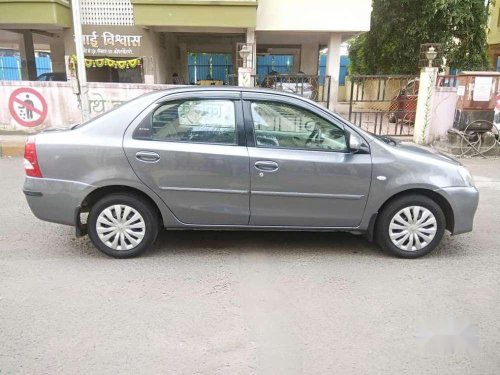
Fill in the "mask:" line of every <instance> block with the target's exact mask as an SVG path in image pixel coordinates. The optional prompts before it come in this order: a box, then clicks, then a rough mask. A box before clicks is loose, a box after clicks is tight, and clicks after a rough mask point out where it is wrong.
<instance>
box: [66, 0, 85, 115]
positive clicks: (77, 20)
mask: <svg viewBox="0 0 500 375" xmlns="http://www.w3.org/2000/svg"><path fill="white" fill-rule="evenodd" d="M71 11H72V15H73V30H74V32H75V51H76V65H77V67H76V74H77V77H78V84H79V88H80V105H81V109H82V118H83V121H87V120H88V119H90V106H89V97H88V91H89V90H88V86H87V71H86V70H85V61H84V53H83V38H82V23H81V19H82V18H81V16H80V0H76V1H72V2H71Z"/></svg>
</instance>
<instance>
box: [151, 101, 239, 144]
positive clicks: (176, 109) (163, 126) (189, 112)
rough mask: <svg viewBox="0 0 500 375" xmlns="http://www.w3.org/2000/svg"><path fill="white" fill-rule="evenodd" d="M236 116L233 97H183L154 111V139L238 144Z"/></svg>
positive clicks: (152, 129) (152, 124) (152, 120)
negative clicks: (187, 98)
mask: <svg viewBox="0 0 500 375" xmlns="http://www.w3.org/2000/svg"><path fill="white" fill-rule="evenodd" d="M236 134H237V132H236V116H235V107H234V103H233V101H231V100H219V99H218V100H198V99H190V100H182V101H174V102H169V103H166V104H163V105H161V106H160V107H158V108H157V109H156V110H155V111H154V112H153V115H152V119H151V139H152V140H156V141H174V142H175V141H177V142H194V143H216V144H228V145H235V144H236V141H237V137H236Z"/></svg>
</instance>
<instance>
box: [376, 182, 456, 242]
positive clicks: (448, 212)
mask: <svg viewBox="0 0 500 375" xmlns="http://www.w3.org/2000/svg"><path fill="white" fill-rule="evenodd" d="M415 194H417V195H423V196H426V197H428V198H430V199H432V200H433V201H434V202H436V203H437V204H438V205H439V207H440V208H441V210H442V211H443V213H444V216H445V219H446V229H447V230H449V231H450V232H452V233H453V229H454V226H455V217H454V213H453V208H452V207H451V204H450V203H449V202H448V200H447V199H446V198H445V197H444V196H442V195H441V194H439V193H438V192H436V191H434V190H430V189H422V188H415V189H407V190H403V191H400V192H397V193H395V194H393V195H391V196H390V197H389V198H387V199H386V200H385V201H384V202H383V203H382V204H381V205H380V207H379V209H378V210H377V212H376V213H374V214H373V215H372V217H371V218H370V223H369V228H368V238H369V240H370V241H371V240H373V238H374V232H375V228H376V224H377V217H378V213H379V212H382V210H383V209H384V208H385V207H386V206H387V205H388V204H389V203H390V202H392V201H393V200H395V199H398V198H400V197H402V196H405V195H415Z"/></svg>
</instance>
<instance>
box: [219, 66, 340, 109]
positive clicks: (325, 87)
mask: <svg viewBox="0 0 500 375" xmlns="http://www.w3.org/2000/svg"><path fill="white" fill-rule="evenodd" d="M252 80H253V83H254V86H255V87H262V88H268V89H273V90H276V91H283V92H288V93H291V94H295V95H299V96H302V97H304V98H307V99H311V100H313V101H315V102H317V103H319V104H321V105H323V106H324V107H326V108H328V105H329V101H330V84H331V77H330V76H318V75H306V74H273V75H267V76H265V77H264V78H261V79H259V78H258V76H256V75H254V76H252ZM228 83H229V85H231V86H237V85H238V76H237V75H236V74H231V75H228Z"/></svg>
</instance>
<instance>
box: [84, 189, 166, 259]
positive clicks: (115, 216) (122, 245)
mask: <svg viewBox="0 0 500 375" xmlns="http://www.w3.org/2000/svg"><path fill="white" fill-rule="evenodd" d="M159 222H160V220H159V215H158V211H157V209H156V207H154V206H153V205H152V204H151V203H149V202H148V201H147V200H145V199H143V198H141V197H138V196H136V195H133V194H126V193H114V194H110V195H106V196H104V197H103V198H101V199H100V200H99V201H97V202H96V203H95V204H94V205H93V206H92V208H91V209H90V213H89V217H88V223H87V228H88V234H89V237H90V239H91V241H92V243H93V244H94V245H95V247H97V248H98V249H99V250H100V251H102V252H103V253H104V254H106V255H109V256H111V257H114V258H132V257H135V256H138V255H139V254H141V253H143V252H144V251H146V250H147V249H148V248H149V247H150V246H151V245H152V244H153V243H154V241H155V240H156V237H157V236H158V230H159Z"/></svg>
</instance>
